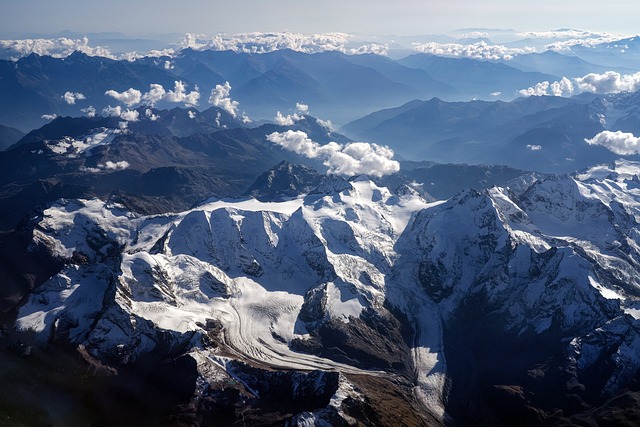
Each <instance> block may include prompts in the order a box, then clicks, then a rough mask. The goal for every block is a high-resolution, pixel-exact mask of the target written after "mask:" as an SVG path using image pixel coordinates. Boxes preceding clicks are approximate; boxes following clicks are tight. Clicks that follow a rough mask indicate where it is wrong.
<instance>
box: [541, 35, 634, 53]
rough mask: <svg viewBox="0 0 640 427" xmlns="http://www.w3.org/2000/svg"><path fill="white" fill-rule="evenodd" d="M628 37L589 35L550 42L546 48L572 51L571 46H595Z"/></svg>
mask: <svg viewBox="0 0 640 427" xmlns="http://www.w3.org/2000/svg"><path fill="white" fill-rule="evenodd" d="M626 38H627V36H611V35H600V36H596V37H587V38H574V39H570V40H563V41H558V42H554V43H550V44H548V45H546V46H545V47H544V48H545V50H553V51H556V52H562V51H570V50H571V48H572V47H574V46H580V47H588V48H593V47H596V46H598V45H601V44H606V43H615V42H617V41H621V40H624V39H626Z"/></svg>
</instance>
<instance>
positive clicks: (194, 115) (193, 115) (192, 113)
mask: <svg viewBox="0 0 640 427" xmlns="http://www.w3.org/2000/svg"><path fill="white" fill-rule="evenodd" d="M188 114H189V118H190V119H195V118H196V113H195V111H188Z"/></svg>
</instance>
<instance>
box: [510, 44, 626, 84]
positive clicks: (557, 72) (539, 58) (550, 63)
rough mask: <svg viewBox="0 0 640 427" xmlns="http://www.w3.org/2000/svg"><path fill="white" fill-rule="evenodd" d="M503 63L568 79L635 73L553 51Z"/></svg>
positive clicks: (530, 54) (516, 57)
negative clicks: (606, 73) (590, 74)
mask: <svg viewBox="0 0 640 427" xmlns="http://www.w3.org/2000/svg"><path fill="white" fill-rule="evenodd" d="M501 62H502V63H504V64H506V65H509V66H511V67H514V68H518V69H520V70H522V71H529V72H538V73H546V74H550V75H554V76H561V77H568V78H572V77H582V76H585V75H587V74H589V73H604V72H606V71H620V72H626V73H628V72H635V71H632V69H630V68H624V67H612V66H610V65H600V64H592V63H590V62H587V61H585V60H583V59H582V58H580V57H578V56H572V55H564V54H561V53H558V52H554V51H552V50H547V51H545V52H542V53H529V54H526V55H516V56H514V57H513V58H511V59H509V60H503V61H501ZM541 81H542V80H541ZM525 87H528V86H523V87H522V88H525Z"/></svg>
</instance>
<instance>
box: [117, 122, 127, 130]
mask: <svg viewBox="0 0 640 427" xmlns="http://www.w3.org/2000/svg"><path fill="white" fill-rule="evenodd" d="M118 128H120V130H121V131H126V130H127V129H128V128H129V122H118Z"/></svg>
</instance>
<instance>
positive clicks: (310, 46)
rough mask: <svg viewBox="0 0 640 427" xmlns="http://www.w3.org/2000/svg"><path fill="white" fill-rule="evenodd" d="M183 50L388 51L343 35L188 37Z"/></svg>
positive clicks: (184, 41) (262, 34) (269, 34)
mask: <svg viewBox="0 0 640 427" xmlns="http://www.w3.org/2000/svg"><path fill="white" fill-rule="evenodd" d="M182 46H183V47H185V48H191V49H195V50H204V49H208V50H232V51H234V52H243V53H269V52H274V51H277V50H283V49H290V50H295V51H297V52H304V53H319V52H327V51H338V52H342V53H347V54H351V55H358V54H364V53H375V54H378V55H386V54H387V53H388V50H389V46H388V45H386V44H384V43H364V44H363V43H358V42H357V40H356V37H355V36H353V35H350V34H346V33H321V34H301V33H292V32H282V33H259V32H253V33H240V34H224V33H219V34H216V35H215V36H213V37H208V36H205V35H201V34H192V33H187V34H186V35H185V37H184V39H183V41H182Z"/></svg>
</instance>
